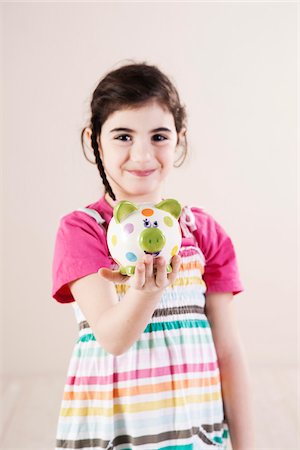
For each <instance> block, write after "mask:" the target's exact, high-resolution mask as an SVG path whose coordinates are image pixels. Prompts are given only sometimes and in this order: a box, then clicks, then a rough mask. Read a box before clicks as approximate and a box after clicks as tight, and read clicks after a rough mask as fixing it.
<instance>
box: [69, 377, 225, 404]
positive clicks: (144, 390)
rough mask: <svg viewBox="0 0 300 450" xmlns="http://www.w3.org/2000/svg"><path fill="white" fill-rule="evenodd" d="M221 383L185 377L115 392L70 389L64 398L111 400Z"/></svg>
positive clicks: (116, 389) (212, 378) (117, 389)
mask: <svg viewBox="0 0 300 450" xmlns="http://www.w3.org/2000/svg"><path fill="white" fill-rule="evenodd" d="M218 383H220V378H219V377H209V378H200V379H197V378H195V379H193V380H189V379H185V380H177V381H173V382H172V383H170V382H165V383H158V384H155V385H150V384H146V385H144V386H130V387H127V388H115V389H114V390H113V392H111V391H109V392H104V391H90V392H87V391H85V392H74V391H68V392H65V393H64V400H111V399H112V398H121V397H124V396H131V397H132V396H136V395H143V394H153V393H155V394H157V393H159V392H166V391H176V390H178V391H180V390H181V389H188V388H193V387H208V386H213V385H217V384H218Z"/></svg>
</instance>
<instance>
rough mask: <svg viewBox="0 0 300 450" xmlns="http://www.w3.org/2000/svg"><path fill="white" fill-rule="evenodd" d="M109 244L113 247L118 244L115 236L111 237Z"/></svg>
mask: <svg viewBox="0 0 300 450" xmlns="http://www.w3.org/2000/svg"><path fill="white" fill-rule="evenodd" d="M111 243H112V245H113V246H116V245H117V243H118V238H117V236H116V235H115V234H113V235H112V237H111Z"/></svg>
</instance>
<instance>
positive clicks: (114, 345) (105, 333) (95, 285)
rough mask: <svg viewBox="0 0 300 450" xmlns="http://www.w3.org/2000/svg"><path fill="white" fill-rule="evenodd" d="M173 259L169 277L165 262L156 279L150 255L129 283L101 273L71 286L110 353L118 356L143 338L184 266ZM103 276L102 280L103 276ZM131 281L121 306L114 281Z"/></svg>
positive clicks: (105, 271)
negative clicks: (170, 285)
mask: <svg viewBox="0 0 300 450" xmlns="http://www.w3.org/2000/svg"><path fill="white" fill-rule="evenodd" d="M173 258H174V259H172V266H173V271H172V272H171V273H170V274H168V275H167V273H166V264H165V262H164V261H161V262H160V263H158V268H157V274H156V276H154V275H153V259H152V257H149V255H147V257H146V260H145V264H139V265H138V266H137V269H136V271H135V274H134V275H133V276H132V277H130V280H128V277H127V276H124V275H121V274H120V273H119V272H118V271H111V270H110V269H106V268H103V269H100V271H99V274H91V275H88V276H86V277H82V278H80V279H78V280H75V281H73V282H71V283H70V284H69V285H70V290H71V292H72V294H73V296H74V298H75V299H76V301H77V303H78V304H79V307H80V309H81V311H82V312H83V314H84V316H85V317H86V319H87V321H88V323H89V325H90V327H91V328H92V330H93V332H94V335H95V338H96V339H97V341H98V342H99V343H100V345H101V346H103V347H104V348H105V349H106V350H107V351H108V352H110V353H112V354H114V355H116V356H118V355H120V354H122V353H124V352H125V351H127V350H128V349H129V347H131V346H132V345H133V344H134V342H135V341H136V340H137V339H138V338H139V337H140V335H141V334H142V332H143V331H144V329H145V327H146V326H147V324H148V323H149V320H150V318H151V316H152V314H153V312H154V310H155V308H156V306H157V303H158V302H159V300H160V298H161V295H162V292H163V290H164V289H165V287H166V286H167V285H169V284H170V283H173V282H174V280H175V278H176V276H177V273H178V270H179V265H180V257H179V256H178V255H177V256H174V257H173ZM99 275H101V277H100V276H99ZM122 280H123V281H125V280H127V281H129V284H130V288H129V289H128V290H127V292H126V294H125V295H124V297H123V299H122V300H121V301H120V302H119V301H118V298H117V294H116V291H115V287H114V285H113V283H112V281H118V282H120V281H122Z"/></svg>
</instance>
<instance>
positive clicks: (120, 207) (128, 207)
mask: <svg viewBox="0 0 300 450" xmlns="http://www.w3.org/2000/svg"><path fill="white" fill-rule="evenodd" d="M137 209H139V208H138V207H137V206H136V205H135V204H134V203H131V202H129V201H128V200H122V201H121V202H119V203H117V205H116V206H115V207H114V219H115V221H116V222H117V223H120V222H122V220H124V219H126V217H128V216H129V215H130V214H131V213H133V211H136V210H137Z"/></svg>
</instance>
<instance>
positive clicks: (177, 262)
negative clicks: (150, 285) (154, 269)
mask: <svg viewBox="0 0 300 450" xmlns="http://www.w3.org/2000/svg"><path fill="white" fill-rule="evenodd" d="M171 265H172V272H171V273H169V274H168V275H167V278H168V280H169V282H170V283H171V284H172V283H174V281H175V280H176V278H177V276H178V273H179V271H180V266H181V257H180V256H179V255H174V256H173V257H172V260H171Z"/></svg>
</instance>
